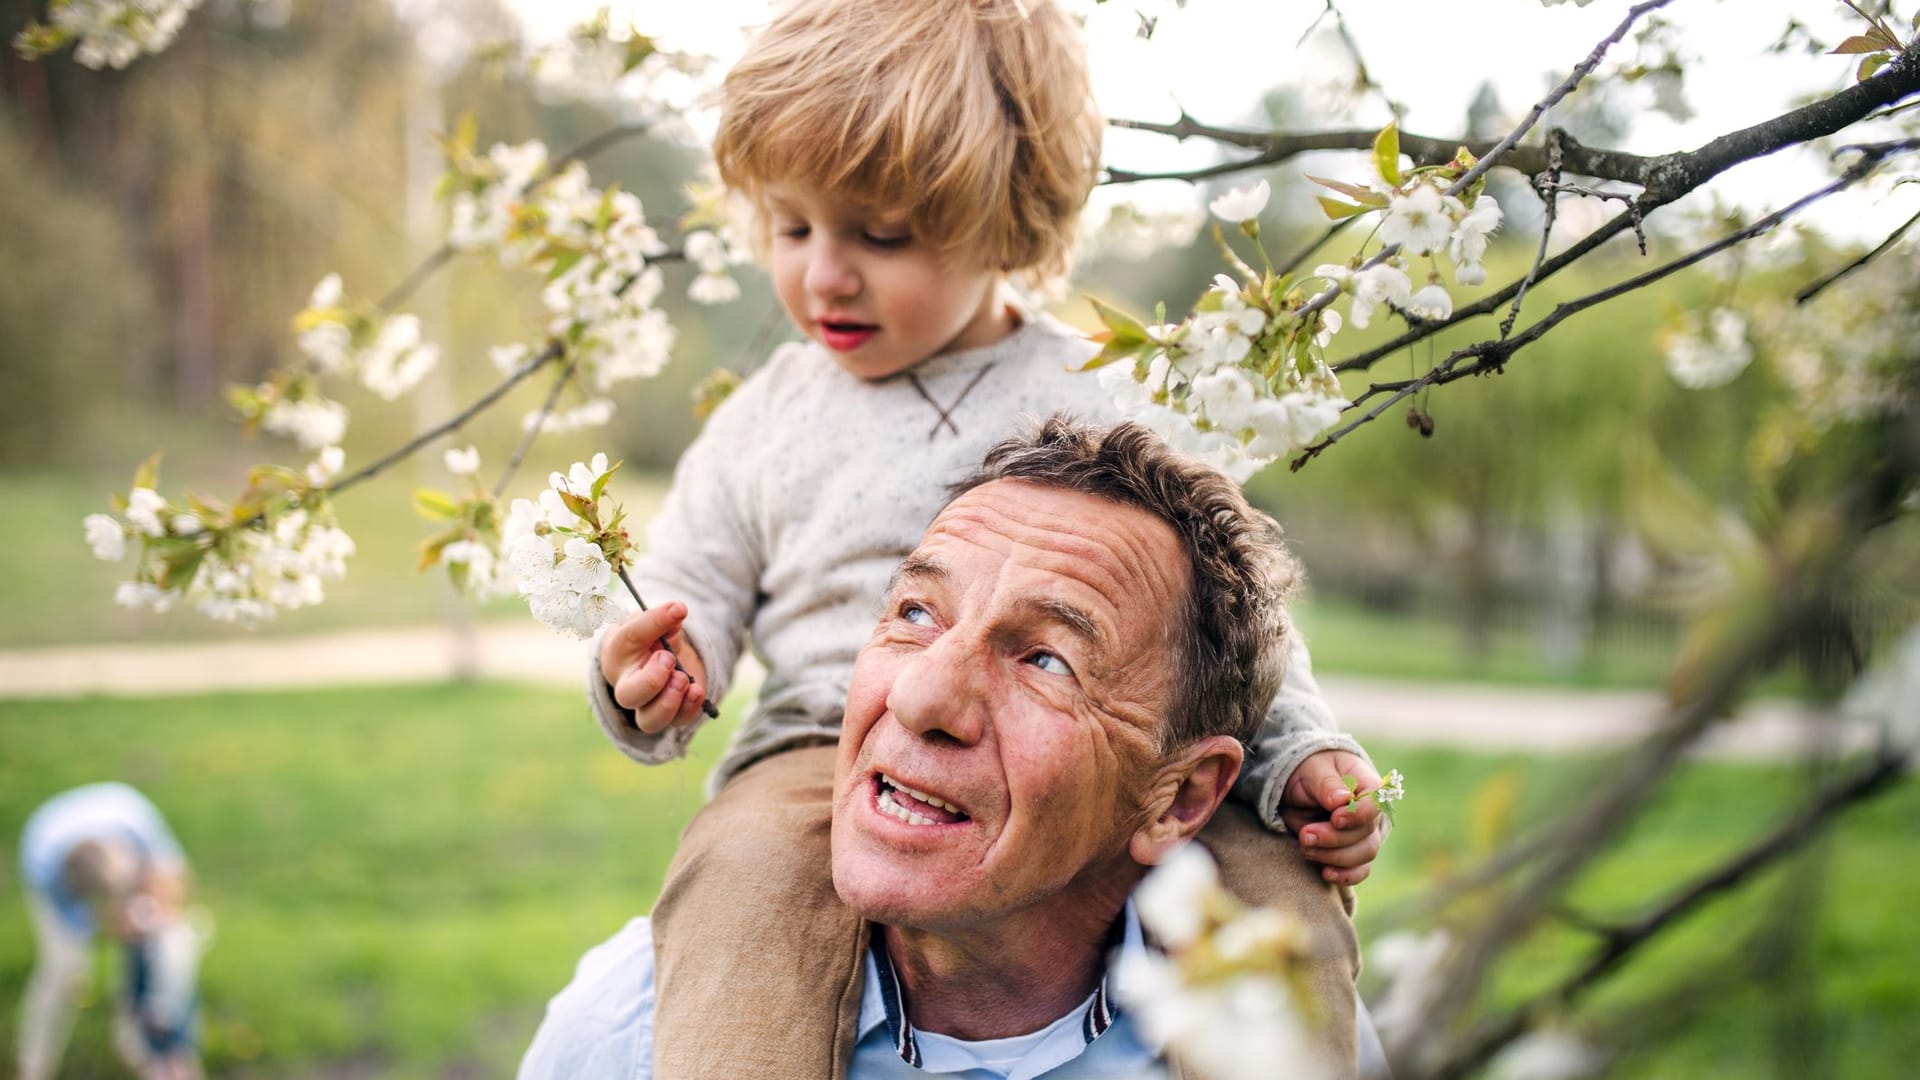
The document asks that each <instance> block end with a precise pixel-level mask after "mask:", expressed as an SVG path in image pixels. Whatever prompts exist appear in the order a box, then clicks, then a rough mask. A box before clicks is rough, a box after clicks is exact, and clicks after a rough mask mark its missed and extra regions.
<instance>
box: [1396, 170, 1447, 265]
mask: <svg viewBox="0 0 1920 1080" xmlns="http://www.w3.org/2000/svg"><path fill="white" fill-rule="evenodd" d="M1452 234H1453V219H1452V218H1451V217H1449V216H1447V205H1446V203H1445V201H1444V200H1443V199H1442V198H1441V195H1440V189H1439V188H1436V187H1434V186H1433V185H1432V184H1424V183H1422V184H1415V185H1414V186H1413V190H1412V191H1410V192H1407V193H1406V194H1395V195H1392V196H1389V197H1388V200H1387V212H1386V215H1385V216H1384V217H1383V218H1381V220H1380V242H1381V243H1382V244H1398V245H1400V249H1401V250H1402V251H1404V252H1406V253H1407V254H1409V255H1430V254H1432V253H1433V252H1436V251H1438V250H1440V248H1441V247H1442V246H1443V245H1445V244H1446V242H1447V238H1448V237H1449V236H1451V235H1452Z"/></svg>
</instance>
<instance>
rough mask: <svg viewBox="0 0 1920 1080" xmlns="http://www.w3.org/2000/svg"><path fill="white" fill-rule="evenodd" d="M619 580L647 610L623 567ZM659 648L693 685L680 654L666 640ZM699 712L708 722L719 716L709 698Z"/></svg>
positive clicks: (688, 682)
mask: <svg viewBox="0 0 1920 1080" xmlns="http://www.w3.org/2000/svg"><path fill="white" fill-rule="evenodd" d="M620 580H621V582H622V583H624V584H625V585H626V587H627V592H628V593H629V594H631V595H632V596H633V602H634V603H636V604H639V605H640V610H641V611H645V610H647V602H646V601H645V600H642V599H640V587H639V586H638V585H635V584H634V583H633V579H632V578H630V577H628V576H627V568H626V567H624V566H623V567H621V568H620ZM660 647H661V648H662V649H665V650H666V651H667V655H669V656H671V657H673V670H675V671H677V672H679V673H680V674H682V675H685V676H686V677H687V685H689V686H691V685H693V673H692V672H690V671H688V670H687V669H686V668H684V667H681V666H680V654H679V653H676V652H674V651H673V646H671V645H669V644H667V639H666V638H661V639H660ZM700 712H701V714H702V715H704V716H705V717H706V718H707V719H709V720H714V719H718V718H719V716H720V710H719V709H718V708H716V707H715V706H714V704H713V699H712V698H710V697H706V698H701V699H700Z"/></svg>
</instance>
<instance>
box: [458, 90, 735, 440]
mask: <svg viewBox="0 0 1920 1080" xmlns="http://www.w3.org/2000/svg"><path fill="white" fill-rule="evenodd" d="M446 147H447V155H448V160H449V165H450V169H449V172H448V174H447V177H446V180H445V181H444V183H443V190H445V191H446V193H447V194H448V197H449V199H450V202H451V213H452V221H451V225H450V232H449V243H451V244H452V245H453V246H454V247H455V248H457V249H460V250H465V251H482V250H491V251H494V252H496V253H497V255H498V257H499V258H500V260H501V262H502V263H503V264H505V265H508V266H525V267H528V268H531V269H535V270H538V271H541V272H543V273H544V274H545V275H546V277H547V285H546V288H545V289H544V290H543V291H542V293H541V299H542V302H543V303H544V304H545V306H546V308H547V310H548V313H549V318H548V321H547V324H546V327H545V331H546V335H547V336H548V338H549V339H550V340H553V341H560V342H565V343H566V346H567V348H568V356H569V359H570V361H571V362H572V363H573V365H574V367H575V370H576V371H578V372H579V373H580V374H581V376H582V379H583V383H584V385H585V386H586V387H588V388H589V391H590V396H588V397H587V398H586V400H585V401H584V402H582V403H580V404H577V405H574V406H569V407H568V408H566V409H563V410H560V411H558V412H555V411H552V410H548V411H546V412H543V413H538V414H533V415H530V416H529V417H528V418H527V421H526V423H527V425H528V426H532V425H534V424H540V425H542V426H543V427H547V428H555V429H568V428H573V427H585V426H591V425H594V424H602V423H605V422H607V420H609V419H611V418H612V415H613V402H612V399H611V398H609V397H608V396H607V395H608V393H609V392H610V391H611V390H612V389H613V388H614V387H615V386H617V385H618V384H620V383H622V382H625V381H627V380H630V379H637V378H648V377H651V376H653V375H656V374H658V373H659V372H660V370H661V369H662V368H663V367H665V365H666V363H667V360H668V358H669V355H670V353H671V350H672V348H673V343H674V338H675V335H676V331H675V329H674V327H673V324H672V323H671V322H670V321H669V320H668V318H667V315H666V313H665V312H664V311H662V310H660V309H659V308H657V307H655V306H654V305H655V303H656V301H658V299H659V298H660V295H661V292H662V291H663V289H664V280H663V278H662V275H661V271H660V268H659V266H658V265H657V262H658V260H660V259H661V258H662V257H663V256H665V255H667V254H668V253H669V249H668V247H667V245H666V244H665V243H664V242H662V240H661V239H660V237H659V234H658V233H656V232H655V231H654V230H653V228H652V227H650V226H649V225H648V224H647V221H646V217H645V213H644V211H643V208H642V206H641V203H640V200H639V199H638V198H637V197H635V196H634V195H633V194H632V193H630V192H625V191H620V190H618V189H600V188H596V187H594V186H593V185H592V183H591V182H590V181H589V179H588V177H587V171H586V167H585V166H584V165H582V164H581V163H580V162H578V161H571V162H567V163H566V164H564V165H562V166H560V167H559V168H557V169H556V168H554V166H553V164H552V163H551V162H550V160H549V156H548V151H547V147H546V146H545V144H543V143H541V142H539V141H538V140H532V141H528V142H525V143H521V144H519V145H508V144H504V143H501V144H495V145H494V146H493V147H491V148H490V149H489V150H488V151H487V152H486V153H485V154H484V155H481V154H476V153H474V151H473V149H472V129H471V127H470V126H467V127H463V129H462V131H461V132H459V133H457V134H456V135H454V136H453V137H450V138H449V139H448V140H447V141H446ZM684 254H685V256H686V257H687V259H688V260H689V261H690V262H693V263H694V264H695V266H696V267H697V268H698V270H699V273H698V275H697V276H696V277H695V278H694V279H693V282H692V284H691V286H690V287H689V295H690V296H691V297H692V298H693V299H694V300H696V301H697V302H700V303H723V302H726V301H728V300H732V299H734V298H736V297H738V296H739V292H740V290H739V286H738V285H737V284H736V283H735V282H734V281H733V279H732V278H731V277H729V276H728V274H727V267H728V266H729V265H731V264H733V263H736V262H739V261H741V260H742V258H743V255H742V253H741V252H739V251H738V250H737V249H736V248H735V247H734V246H733V245H732V244H730V243H729V242H728V241H727V240H726V239H724V237H723V236H722V235H720V234H719V233H716V232H714V231H710V230H697V231H694V232H692V233H690V234H689V235H688V237H687V240H686V246H685V251H684ZM533 355H534V346H532V345H528V344H525V343H519V344H513V345H505V346H500V347H497V348H495V349H494V350H493V352H492V358H493V361H494V363H495V364H496V365H497V366H499V367H500V368H501V369H502V371H503V372H510V371H513V370H515V369H517V368H518V367H519V365H521V364H523V363H525V362H526V361H527V360H528V359H529V358H530V357H532V356H533Z"/></svg>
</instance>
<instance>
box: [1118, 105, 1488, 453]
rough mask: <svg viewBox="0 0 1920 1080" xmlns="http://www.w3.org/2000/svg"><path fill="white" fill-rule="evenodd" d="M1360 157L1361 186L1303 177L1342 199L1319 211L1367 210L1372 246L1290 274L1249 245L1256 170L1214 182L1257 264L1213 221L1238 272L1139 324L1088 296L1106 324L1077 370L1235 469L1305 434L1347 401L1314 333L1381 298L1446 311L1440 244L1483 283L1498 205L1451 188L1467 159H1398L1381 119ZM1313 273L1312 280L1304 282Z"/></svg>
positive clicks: (1401, 309) (1466, 278)
mask: <svg viewBox="0 0 1920 1080" xmlns="http://www.w3.org/2000/svg"><path fill="white" fill-rule="evenodd" d="M1373 162H1374V172H1375V178H1374V179H1373V180H1372V181H1370V182H1369V183H1368V184H1366V185H1364V186H1363V185H1357V184H1349V183H1343V182H1341V181H1336V180H1319V179H1316V182H1317V183H1320V184H1322V185H1324V186H1326V187H1328V188H1331V189H1333V190H1334V191H1337V192H1339V193H1340V194H1342V195H1344V196H1346V197H1347V199H1349V200H1351V201H1340V200H1336V199H1330V198H1324V197H1323V198H1322V199H1321V200H1320V201H1321V204H1322V206H1323V207H1324V208H1325V209H1326V211H1327V213H1328V215H1329V216H1331V217H1333V218H1335V219H1343V218H1350V217H1356V216H1359V215H1362V214H1369V213H1374V212H1378V213H1379V214H1380V221H1379V223H1378V226H1377V228H1376V229H1375V230H1374V235H1375V236H1376V237H1377V239H1378V240H1379V242H1380V243H1381V244H1382V245H1383V247H1382V248H1381V249H1380V250H1379V251H1378V252H1377V253H1376V254H1374V255H1373V256H1372V257H1369V258H1362V256H1361V254H1358V253H1357V254H1355V256H1354V257H1353V259H1352V260H1351V261H1350V262H1349V263H1346V264H1332V263H1329V264H1323V265H1321V266H1318V267H1315V268H1314V270H1313V272H1312V273H1311V274H1309V275H1306V276H1305V277H1303V278H1301V279H1298V280H1296V279H1295V278H1293V277H1292V276H1291V275H1289V274H1283V273H1278V272H1276V271H1275V270H1274V269H1273V268H1272V262H1271V260H1269V259H1268V257H1267V254H1266V250H1265V249H1264V248H1259V243H1260V214H1261V213H1262V212H1263V211H1264V210H1265V209H1266V206H1267V201H1268V199H1269V197H1270V195H1271V191H1270V189H1269V188H1268V185H1267V182H1266V181H1264V180H1262V181H1259V182H1258V183H1256V184H1254V185H1253V186H1251V187H1247V188H1238V189H1234V190H1231V191H1228V192H1226V193H1225V194H1223V195H1221V196H1219V197H1218V198H1216V199H1214V200H1213V201H1212V202H1211V203H1210V204H1209V206H1208V208H1209V209H1210V210H1211V211H1212V213H1213V216H1214V217H1216V218H1218V219H1219V220H1220V221H1221V222H1224V223H1226V224H1230V225H1235V226H1238V229H1239V231H1240V233H1241V234H1242V235H1244V236H1245V237H1246V238H1247V239H1248V240H1250V241H1252V242H1253V243H1254V245H1255V246H1256V248H1258V249H1259V255H1260V261H1261V262H1262V264H1264V265H1265V267H1266V269H1265V270H1264V271H1257V270H1255V269H1254V268H1253V267H1252V266H1250V265H1249V264H1248V263H1247V262H1246V261H1244V260H1243V259H1241V258H1240V257H1239V255H1237V254H1236V253H1235V252H1234V251H1233V249H1232V248H1231V247H1230V246H1229V245H1228V243H1227V240H1226V238H1225V235H1224V234H1223V233H1222V232H1221V230H1220V226H1219V225H1215V227H1214V237H1215V239H1216V240H1217V241H1218V242H1219V244H1220V247H1221V251H1222V254H1223V255H1224V256H1225V257H1226V259H1227V261H1228V263H1229V264H1230V265H1231V266H1232V267H1233V268H1234V270H1235V271H1236V272H1237V274H1238V275H1239V276H1238V278H1235V277H1229V276H1227V275H1225V274H1222V275H1219V276H1217V277H1216V278H1215V279H1214V286H1213V288H1212V289H1210V290H1208V291H1207V292H1206V294H1205V295H1203V296H1202V297H1201V298H1200V301H1199V302H1198V303H1197V304H1196V305H1195V307H1194V309H1193V312H1192V313H1191V314H1190V315H1189V316H1188V317H1187V318H1186V319H1184V320H1182V321H1181V322H1178V323H1174V324H1171V325H1167V324H1164V323H1163V324H1162V325H1157V326H1152V327H1149V326H1146V325H1143V324H1142V323H1140V322H1139V321H1137V320H1135V319H1132V318H1131V317H1129V316H1126V315H1124V314H1122V313H1120V312H1117V311H1114V310H1112V309H1111V308H1107V307H1105V306H1103V305H1096V309H1097V310H1098V311H1099V313H1100V317H1101V321H1102V322H1103V323H1104V324H1105V326H1106V330H1105V331H1104V332H1103V333H1102V334H1100V335H1098V336H1097V337H1096V340H1098V341H1101V342H1103V344H1104V347H1103V348H1102V349H1101V352H1100V354H1099V355H1098V356H1096V357H1095V358H1094V359H1093V360H1092V361H1091V362H1090V363H1089V364H1088V368H1089V369H1096V368H1097V369H1100V370H1101V375H1100V377H1101V380H1102V382H1103V383H1105V385H1106V386H1107V389H1108V391H1109V392H1110V393H1112V394H1113V396H1114V401H1115V403H1116V404H1118V405H1119V406H1120V409H1121V411H1122V413H1123V414H1125V415H1126V416H1127V417H1128V418H1129V419H1132V420H1135V421H1137V422H1139V423H1141V424H1143V425H1144V426H1146V427H1148V428H1151V429H1152V430H1154V431H1155V432H1157V433H1159V434H1160V435H1161V436H1162V437H1163V438H1165V439H1166V440H1167V441H1168V442H1169V443H1170V444H1171V445H1173V446H1174V447H1175V448H1176V449H1179V450H1181V451H1183V452H1185V453H1187V454H1189V455H1191V456H1194V457H1197V458H1199V459H1201V460H1203V461H1206V462H1208V463H1209V464H1212V465H1214V466H1216V467H1218V468H1220V469H1221V470H1222V471H1224V472H1226V473H1227V474H1228V475H1230V476H1232V477H1233V478H1234V479H1236V480H1240V481H1244V480H1246V479H1247V478H1248V477H1250V476H1252V475H1253V474H1254V473H1255V472H1257V471H1259V469H1260V468H1261V467H1263V466H1265V465H1266V464H1267V463H1269V462H1271V461H1273V460H1275V459H1276V458H1278V457H1280V456H1282V455H1285V454H1288V453H1292V452H1294V451H1297V450H1301V449H1304V448H1306V447H1309V446H1311V445H1313V444H1314V443H1315V442H1316V441H1317V440H1319V439H1320V438H1322V437H1323V436H1324V435H1325V434H1326V433H1327V431H1328V430H1330V429H1331V428H1332V427H1333V426H1334V425H1335V424H1336V423H1337V422H1338V421H1339V418H1340V415H1341V413H1342V412H1344V411H1345V410H1346V409H1347V408H1348V407H1349V405H1350V404H1351V403H1350V402H1349V401H1348V400H1347V398H1346V396H1345V394H1344V393H1343V392H1342V390H1341V387H1340V381H1339V379H1338V378H1337V377H1336V376H1335V375H1334V373H1333V371H1332V369H1331V368H1330V367H1329V366H1328V365H1327V362H1326V348H1327V345H1328V344H1329V343H1330V342H1331V341H1332V339H1333V336H1334V335H1335V334H1337V333H1339V332H1340V330H1341V328H1342V326H1343V325H1346V324H1350V325H1353V326H1356V327H1360V328H1365V327H1366V326H1368V325H1369V324H1370V323H1371V322H1372V320H1373V318H1374V315H1375V313H1376V312H1377V311H1379V310H1381V309H1382V308H1384V309H1386V310H1388V311H1392V312H1395V313H1398V314H1400V315H1402V316H1404V317H1406V318H1408V319H1414V320H1438V319H1446V318H1449V317H1451V316H1452V314H1453V298H1452V296H1451V294H1449V293H1448V292H1447V289H1446V287H1445V286H1444V285H1443V284H1441V277H1440V272H1439V267H1438V263H1437V258H1438V256H1439V254H1440V253H1441V252H1443V251H1445V252H1446V253H1447V254H1448V255H1449V256H1450V257H1451V259H1452V261H1453V263H1454V280H1455V281H1456V282H1458V283H1459V284H1462V285H1479V284H1483V283H1484V282H1485V281H1486V269H1485V267H1484V266H1483V265H1482V260H1483V259H1484V258H1485V256H1486V252H1487V246H1488V244H1489V242H1490V240H1491V238H1492V236H1493V233H1494V232H1495V230H1497V229H1498V228H1499V227H1500V222H1501V211H1500V205H1499V204H1498V203H1497V202H1495V201H1494V199H1493V197H1492V196H1490V195H1487V194H1486V193H1485V192H1483V191H1481V190H1479V188H1480V184H1479V182H1478V181H1477V180H1476V181H1475V182H1474V183H1472V184H1470V185H1468V186H1467V187H1466V189H1465V190H1464V191H1462V192H1460V193H1457V194H1456V193H1455V192H1454V191H1453V190H1452V187H1453V186H1457V182H1458V181H1460V180H1462V179H1464V178H1465V176H1466V173H1467V171H1468V170H1469V169H1471V168H1472V167H1473V158H1472V156H1471V155H1469V154H1468V153H1467V152H1466V151H1465V150H1464V149H1463V150H1461V152H1460V153H1459V155H1458V156H1456V157H1455V158H1454V160H1452V161H1450V162H1448V163H1447V164H1445V165H1438V166H1427V167H1424V168H1418V169H1411V170H1404V171H1403V169H1402V166H1401V161H1400V150H1399V133H1398V131H1397V130H1396V129H1395V128H1394V127H1393V126H1391V125H1389V126H1388V127H1387V128H1386V130H1384V131H1382V132H1381V133H1380V135H1379V137H1378V138H1377V139H1376V140H1375V142H1374V152H1373ZM1421 257H1425V258H1427V259H1429V260H1430V262H1432V263H1433V267H1432V270H1431V272H1430V273H1429V274H1428V280H1427V283H1426V284H1425V286H1424V287H1422V288H1420V289H1417V290H1416V289H1415V288H1414V284H1413V279H1412V277H1411V276H1409V274H1408V271H1407V267H1408V266H1409V261H1408V260H1409V259H1413V258H1421ZM1315 281H1318V282H1322V283H1324V284H1320V285H1315V286H1313V287H1311V288H1309V284H1310V283H1313V282H1315ZM1342 293H1344V294H1348V295H1350V296H1351V297H1352V303H1351V304H1350V305H1349V307H1348V309H1347V315H1346V316H1345V317H1344V318H1343V317H1342V316H1341V315H1340V313H1339V312H1337V311H1334V310H1332V309H1331V307H1330V304H1331V302H1332V301H1333V300H1334V299H1335V298H1336V297H1338V296H1339V295H1341V294H1342ZM1163 319H1164V316H1163ZM1123 361H1124V362H1125V363H1121V362H1123Z"/></svg>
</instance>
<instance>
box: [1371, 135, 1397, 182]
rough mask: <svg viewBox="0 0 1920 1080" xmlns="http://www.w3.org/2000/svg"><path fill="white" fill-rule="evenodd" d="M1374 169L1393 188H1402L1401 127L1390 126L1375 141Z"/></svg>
mask: <svg viewBox="0 0 1920 1080" xmlns="http://www.w3.org/2000/svg"><path fill="white" fill-rule="evenodd" d="M1373 167H1374V170H1375V171H1377V172H1378V173H1379V174H1380V179H1382V180H1385V181H1386V182H1387V183H1388V184H1390V185H1392V186H1393V187H1399V186H1400V125H1399V124H1397V123H1395V124H1388V125H1387V126H1386V127H1384V128H1381V129H1380V134H1379V135H1377V136H1375V137H1374V140H1373Z"/></svg>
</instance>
